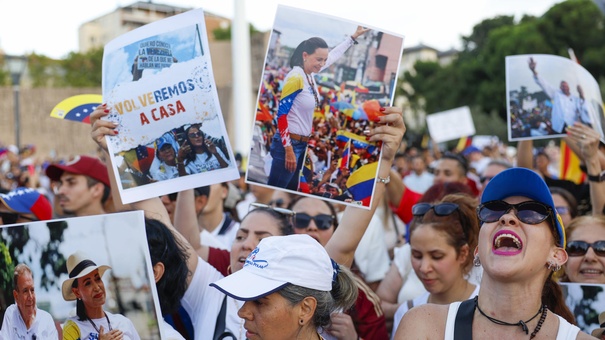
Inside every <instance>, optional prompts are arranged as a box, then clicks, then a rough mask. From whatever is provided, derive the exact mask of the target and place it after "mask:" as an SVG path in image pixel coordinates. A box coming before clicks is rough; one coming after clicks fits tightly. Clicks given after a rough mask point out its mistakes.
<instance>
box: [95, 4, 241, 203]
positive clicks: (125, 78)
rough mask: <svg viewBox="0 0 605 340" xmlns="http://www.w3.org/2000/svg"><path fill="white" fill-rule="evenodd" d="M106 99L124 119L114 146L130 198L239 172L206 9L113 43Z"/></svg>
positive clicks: (124, 195)
mask: <svg viewBox="0 0 605 340" xmlns="http://www.w3.org/2000/svg"><path fill="white" fill-rule="evenodd" d="M103 98H104V101H105V102H106V103H108V105H109V106H110V107H111V108H112V111H111V113H110V115H109V117H108V119H109V120H111V121H113V122H116V123H118V124H119V125H118V128H117V131H118V135H117V136H108V137H107V145H108V150H109V154H110V156H111V157H110V158H111V165H112V169H113V176H115V178H116V180H117V183H118V189H119V193H120V197H121V199H122V201H123V202H124V203H130V202H135V201H140V200H143V199H146V198H150V197H157V196H160V195H164V194H169V193H173V192H177V191H182V190H185V189H190V188H195V187H200V186H205V185H210V184H214V183H219V182H225V181H230V180H234V179H237V178H239V172H238V169H237V164H236V162H235V157H234V155H233V151H232V149H231V144H230V142H229V138H228V136H227V130H226V128H225V123H224V121H223V115H222V113H221V108H220V105H219V100H218V94H217V92H216V85H215V82H214V76H213V73H212V63H211V59H210V54H209V48H208V39H207V33H206V27H205V25H204V12H203V11H202V10H201V9H196V10H192V11H188V12H185V13H183V14H179V15H176V16H173V17H169V18H166V19H163V20H160V21H157V22H154V23H151V24H148V25H145V26H143V27H140V28H138V29H136V30H133V31H131V32H129V33H126V34H124V35H122V36H120V37H118V38H116V39H114V40H112V41H111V42H109V43H108V44H107V45H106V46H105V50H104V55H103ZM179 163H181V164H179Z"/></svg>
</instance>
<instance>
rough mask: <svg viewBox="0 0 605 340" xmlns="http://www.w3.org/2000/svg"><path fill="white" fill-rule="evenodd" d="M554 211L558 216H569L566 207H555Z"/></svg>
mask: <svg viewBox="0 0 605 340" xmlns="http://www.w3.org/2000/svg"><path fill="white" fill-rule="evenodd" d="M555 210H556V211H557V212H558V213H559V214H560V215H565V214H569V208H568V207H555Z"/></svg>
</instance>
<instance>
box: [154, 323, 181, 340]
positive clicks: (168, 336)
mask: <svg viewBox="0 0 605 340" xmlns="http://www.w3.org/2000/svg"><path fill="white" fill-rule="evenodd" d="M160 329H161V330H162V339H164V340H185V338H184V337H183V336H182V335H181V333H179V332H177V331H176V329H174V328H173V327H172V326H171V325H170V324H169V323H168V322H166V321H165V320H164V319H162V320H161V321H160Z"/></svg>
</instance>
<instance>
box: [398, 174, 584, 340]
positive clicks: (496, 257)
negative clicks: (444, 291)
mask: <svg viewBox="0 0 605 340" xmlns="http://www.w3.org/2000/svg"><path fill="white" fill-rule="evenodd" d="M477 217H478V218H479V220H480V221H481V223H482V225H481V229H480V231H479V241H478V245H477V248H475V250H474V254H475V258H474V260H473V263H474V265H475V266H482V267H483V276H482V278H481V288H480V289H479V295H478V296H477V297H475V298H473V299H469V300H465V301H463V302H454V303H451V304H449V305H437V304H425V305H422V306H418V307H415V308H412V309H411V310H409V311H408V312H407V313H406V314H405V316H404V317H403V319H402V320H401V324H400V325H399V327H398V329H397V333H396V334H395V339H437V338H439V339H471V338H473V339H527V338H528V337H529V339H534V338H535V339H559V340H561V339H591V337H590V336H589V335H588V334H586V333H583V332H581V331H580V329H579V328H578V327H577V326H575V325H574V323H575V320H574V317H573V314H572V313H571V311H570V310H569V309H568V308H567V306H566V305H565V302H564V301H563V294H562V291H561V287H560V286H559V285H558V284H557V283H556V282H555V281H554V279H553V274H554V272H555V271H557V270H558V269H560V268H561V266H563V265H564V264H565V262H566V261H567V252H566V251H565V244H566V242H565V230H564V227H563V223H562V222H561V218H560V217H559V216H558V214H557V212H556V210H555V205H554V202H553V200H552V196H551V194H550V191H549V190H548V186H547V185H546V183H545V182H544V180H543V179H542V178H541V177H540V175H538V174H537V173H536V172H534V171H532V170H529V169H527V168H511V169H508V170H504V171H502V172H501V173H499V174H498V175H496V176H495V177H494V178H493V179H492V180H491V181H489V183H488V184H487V186H486V187H485V190H484V191H483V195H482V196H481V204H480V205H479V206H478V207H477Z"/></svg>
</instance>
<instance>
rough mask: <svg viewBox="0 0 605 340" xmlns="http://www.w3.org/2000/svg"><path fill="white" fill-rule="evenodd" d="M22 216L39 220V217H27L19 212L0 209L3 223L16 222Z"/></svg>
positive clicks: (0, 217) (25, 218) (30, 219)
mask: <svg viewBox="0 0 605 340" xmlns="http://www.w3.org/2000/svg"><path fill="white" fill-rule="evenodd" d="M20 218H21V219H24V220H29V221H38V219H37V218H32V217H27V216H24V215H22V214H19V213H13V212H5V211H0V219H2V223H3V224H15V223H17V220H18V219H20Z"/></svg>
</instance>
